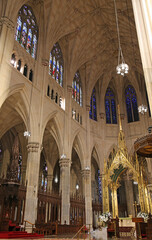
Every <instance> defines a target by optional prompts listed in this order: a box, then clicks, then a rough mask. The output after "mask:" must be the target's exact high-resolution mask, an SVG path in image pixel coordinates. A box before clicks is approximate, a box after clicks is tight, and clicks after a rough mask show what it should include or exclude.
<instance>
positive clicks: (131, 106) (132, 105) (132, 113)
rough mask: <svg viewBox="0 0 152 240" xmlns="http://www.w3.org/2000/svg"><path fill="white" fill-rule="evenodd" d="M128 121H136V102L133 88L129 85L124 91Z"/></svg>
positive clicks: (137, 116)
mask: <svg viewBox="0 0 152 240" xmlns="http://www.w3.org/2000/svg"><path fill="white" fill-rule="evenodd" d="M125 96H126V108H127V117H128V123H130V122H134V121H138V120H139V114H138V104H137V98H136V92H135V89H134V88H133V87H132V86H131V85H129V86H128V87H127V88H126V91H125Z"/></svg>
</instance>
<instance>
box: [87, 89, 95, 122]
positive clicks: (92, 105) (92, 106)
mask: <svg viewBox="0 0 152 240" xmlns="http://www.w3.org/2000/svg"><path fill="white" fill-rule="evenodd" d="M89 117H90V119H93V120H95V121H97V108H96V90H95V88H94V89H93V91H92V95H91V99H90V111H89Z"/></svg>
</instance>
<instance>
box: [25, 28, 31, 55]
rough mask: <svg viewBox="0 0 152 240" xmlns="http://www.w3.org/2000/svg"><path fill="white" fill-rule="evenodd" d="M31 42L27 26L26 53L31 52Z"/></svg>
mask: <svg viewBox="0 0 152 240" xmlns="http://www.w3.org/2000/svg"><path fill="white" fill-rule="evenodd" d="M31 43H32V30H31V29H30V28H29V30H28V37H27V45H26V50H27V52H28V53H30V52H31Z"/></svg>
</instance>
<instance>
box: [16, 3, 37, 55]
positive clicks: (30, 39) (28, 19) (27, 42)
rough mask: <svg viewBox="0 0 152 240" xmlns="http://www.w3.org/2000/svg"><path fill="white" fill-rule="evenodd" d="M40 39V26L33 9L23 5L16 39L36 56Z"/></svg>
mask: <svg viewBox="0 0 152 240" xmlns="http://www.w3.org/2000/svg"><path fill="white" fill-rule="evenodd" d="M37 39H38V26H37V23H36V18H35V16H34V14H33V11H32V9H31V8H30V7H29V6H28V5H23V6H22V8H21V9H20V10H19V12H18V18H17V25H16V33H15V40H16V41H17V42H19V43H20V44H21V46H22V47H23V48H25V49H26V51H27V52H28V53H29V54H31V56H32V57H33V58H36V51H37Z"/></svg>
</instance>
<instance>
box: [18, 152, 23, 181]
mask: <svg viewBox="0 0 152 240" xmlns="http://www.w3.org/2000/svg"><path fill="white" fill-rule="evenodd" d="M21 168H22V155H21V154H19V159H18V180H19V181H20V180H21Z"/></svg>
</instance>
